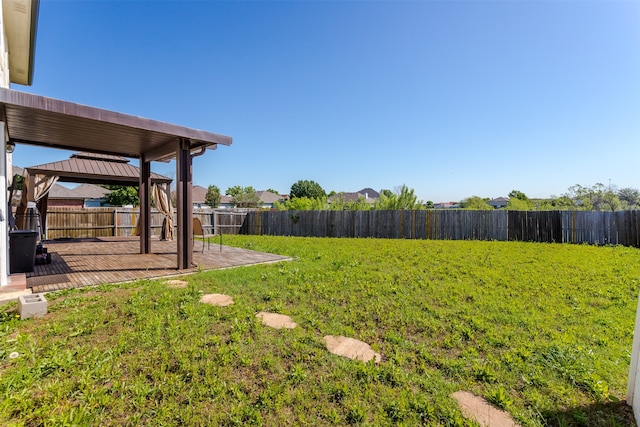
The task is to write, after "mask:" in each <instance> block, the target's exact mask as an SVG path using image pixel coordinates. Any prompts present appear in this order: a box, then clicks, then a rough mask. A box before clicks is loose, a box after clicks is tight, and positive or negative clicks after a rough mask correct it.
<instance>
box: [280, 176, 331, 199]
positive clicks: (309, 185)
mask: <svg viewBox="0 0 640 427" xmlns="http://www.w3.org/2000/svg"><path fill="white" fill-rule="evenodd" d="M289 195H290V198H291V199H293V198H295V197H308V198H310V199H319V198H326V197H327V193H325V191H324V189H323V188H322V187H321V186H320V184H318V183H317V182H315V181H307V180H304V181H303V180H300V181H298V182H296V183H295V184H293V185H292V186H291V192H290V194H289Z"/></svg>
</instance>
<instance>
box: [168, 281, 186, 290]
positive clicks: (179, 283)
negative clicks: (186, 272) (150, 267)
mask: <svg viewBox="0 0 640 427" xmlns="http://www.w3.org/2000/svg"><path fill="white" fill-rule="evenodd" d="M165 283H166V284H167V286H168V287H170V288H173V289H182V288H186V287H187V286H189V282H187V281H186V280H167V281H166V282H165Z"/></svg>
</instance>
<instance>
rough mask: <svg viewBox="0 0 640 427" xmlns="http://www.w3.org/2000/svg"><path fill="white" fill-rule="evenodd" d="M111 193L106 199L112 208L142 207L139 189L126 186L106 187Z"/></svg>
mask: <svg viewBox="0 0 640 427" xmlns="http://www.w3.org/2000/svg"><path fill="white" fill-rule="evenodd" d="M105 187H106V188H107V189H109V190H111V192H110V193H109V194H107V195H106V196H105V197H104V199H105V201H106V202H107V203H108V204H110V205H111V206H126V205H132V206H140V196H139V194H138V187H132V186H126V185H105Z"/></svg>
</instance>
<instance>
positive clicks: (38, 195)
mask: <svg viewBox="0 0 640 427" xmlns="http://www.w3.org/2000/svg"><path fill="white" fill-rule="evenodd" d="M58 178H59V177H58V176H57V175H51V176H48V175H33V176H31V175H29V172H28V171H25V173H24V186H23V187H22V197H21V199H20V205H19V206H18V208H17V209H16V225H17V226H18V228H20V229H24V227H25V225H26V217H25V212H26V210H27V202H38V211H39V212H40V221H41V224H42V226H43V228H46V226H45V224H46V223H47V200H48V196H47V195H48V194H49V190H51V187H53V185H54V184H55V183H56V182H57V181H58ZM31 180H33V185H31V184H30V181H31ZM31 188H33V194H29V193H30V190H31Z"/></svg>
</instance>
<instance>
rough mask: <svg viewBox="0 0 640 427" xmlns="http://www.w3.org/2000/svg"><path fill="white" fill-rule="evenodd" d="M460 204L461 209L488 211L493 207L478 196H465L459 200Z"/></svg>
mask: <svg viewBox="0 0 640 427" xmlns="http://www.w3.org/2000/svg"><path fill="white" fill-rule="evenodd" d="M460 206H461V207H462V208H463V209H469V210H476V211H488V210H492V209H493V207H492V206H491V205H489V204H488V203H487V202H486V200H484V199H483V198H482V197H480V196H471V197H467V198H466V199H464V200H463V201H461V202H460Z"/></svg>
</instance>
